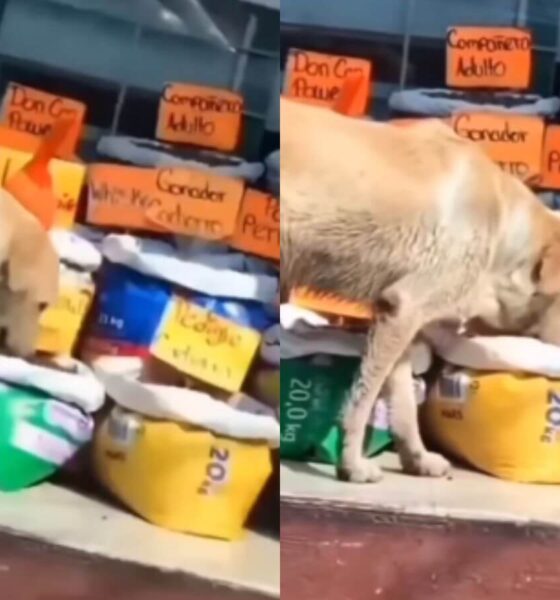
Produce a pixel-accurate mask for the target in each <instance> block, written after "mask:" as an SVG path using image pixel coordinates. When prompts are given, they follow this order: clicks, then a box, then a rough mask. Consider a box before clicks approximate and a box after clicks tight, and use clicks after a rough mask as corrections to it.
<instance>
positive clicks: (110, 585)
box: [0, 484, 280, 600]
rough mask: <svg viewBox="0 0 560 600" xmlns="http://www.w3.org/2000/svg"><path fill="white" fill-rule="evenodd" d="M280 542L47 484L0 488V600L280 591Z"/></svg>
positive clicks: (173, 598)
mask: <svg viewBox="0 0 560 600" xmlns="http://www.w3.org/2000/svg"><path fill="white" fill-rule="evenodd" d="M279 579H280V544H279V541H278V540H277V539H274V537H272V536H270V537H269V536H266V535H262V534H257V533H249V534H248V536H247V538H246V539H244V540H243V541H240V542H234V543H229V542H222V541H217V540H211V539H204V538H199V537H194V536H189V535H182V534H175V533H170V532H168V531H164V530H162V529H159V528H157V527H154V526H151V525H149V524H147V523H145V522H143V521H142V520H141V519H139V518H137V517H135V516H134V515H131V514H129V513H127V512H125V511H124V510H121V509H119V508H118V507H114V506H112V505H110V504H107V503H106V502H104V501H102V500H99V499H96V498H95V497H88V496H87V495H84V494H83V493H78V492H74V491H72V490H70V489H67V488H65V487H60V486H56V485H50V484H44V485H41V486H38V487H36V488H32V489H29V490H26V491H24V492H21V493H17V494H0V590H1V591H0V597H1V598H2V599H5V600H70V599H71V600H100V599H101V598H111V600H130V599H131V598H134V600H191V599H192V600H222V599H224V600H227V599H228V598H231V599H232V600H258V599H264V598H278V597H279V595H280V588H279Z"/></svg>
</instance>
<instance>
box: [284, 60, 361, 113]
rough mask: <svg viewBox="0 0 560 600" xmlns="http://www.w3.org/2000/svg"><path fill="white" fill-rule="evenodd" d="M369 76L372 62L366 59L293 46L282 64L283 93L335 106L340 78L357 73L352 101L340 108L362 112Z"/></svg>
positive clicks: (305, 100) (345, 110)
mask: <svg viewBox="0 0 560 600" xmlns="http://www.w3.org/2000/svg"><path fill="white" fill-rule="evenodd" d="M371 76H372V66H371V62H369V61H367V60H363V59H361V58H350V57H348V56H335V55H331V54H320V53H318V52H308V51H306V50H295V49H294V50H292V51H291V52H290V56H289V58H288V64H287V65H286V80H285V85H284V94H285V95H286V96H287V97H289V98H295V99H297V100H300V101H302V102H306V103H308V104H316V105H320V106H329V107H335V104H336V101H337V99H338V96H339V94H340V92H341V89H342V87H343V85H344V82H345V81H346V80H347V79H348V78H349V77H359V81H360V84H359V85H356V88H355V89H354V90H353V91H352V97H353V100H352V102H351V103H347V105H346V106H344V110H343V111H341V112H344V114H347V115H349V116H353V117H358V116H363V115H365V114H366V113H367V110H368V103H369V96H370V81H371ZM354 83H356V82H355V81H354Z"/></svg>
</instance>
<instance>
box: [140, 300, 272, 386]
mask: <svg viewBox="0 0 560 600" xmlns="http://www.w3.org/2000/svg"><path fill="white" fill-rule="evenodd" d="M260 341H261V336H260V334H259V333H258V332H256V331H254V330H253V329H249V328H247V327H242V326H240V325H237V324H236V323H234V322H233V321H228V320H227V319H224V318H222V317H219V316H218V315H216V314H214V313H212V312H211V311H209V310H206V309H204V308H201V307H200V306H197V305H196V304H192V303H191V302H188V301H187V300H184V299H183V298H179V297H178V296H175V297H174V298H173V300H172V302H171V306H170V310H169V311H168V316H167V317H166V318H165V320H164V323H163V326H162V327H161V331H160V332H159V333H158V335H157V336H156V339H155V341H154V343H153V344H152V347H151V353H152V354H153V355H154V356H155V357H156V358H159V359H160V360H162V361H163V362H165V363H168V364H170V365H172V366H173V367H175V368H176V369H178V370H179V371H181V372H183V373H186V374H187V375H191V376H192V377H195V378H197V379H200V380H201V381H205V382H206V383H210V384H211V385H215V386H216V387H218V388H221V389H224V390H227V391H229V392H238V391H239V390H240V389H241V386H242V385H243V381H244V380H245V377H246V375H247V372H248V371H249V368H250V366H251V363H252V362H253V359H254V357H255V354H256V352H257V350H258V348H259V345H260Z"/></svg>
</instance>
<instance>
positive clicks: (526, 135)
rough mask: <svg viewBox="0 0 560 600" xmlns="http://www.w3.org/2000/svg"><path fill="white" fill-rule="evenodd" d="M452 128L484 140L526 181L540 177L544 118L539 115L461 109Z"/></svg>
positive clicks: (491, 151) (503, 164)
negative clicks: (465, 110) (466, 111)
mask: <svg viewBox="0 0 560 600" xmlns="http://www.w3.org/2000/svg"><path fill="white" fill-rule="evenodd" d="M452 122H453V129H454V130H455V132H456V133H458V134H459V135H460V136H462V137H464V138H466V139H469V140H472V141H473V142H477V143H479V144H481V146H482V147H483V148H484V149H485V151H486V152H487V153H488V155H489V156H490V157H491V158H492V159H493V160H494V161H495V162H497V163H498V164H499V165H500V167H501V168H502V169H503V170H504V171H506V172H507V173H511V174H512V175H515V176H516V177H519V179H522V180H523V181H536V180H537V179H540V175H541V162H542V151H543V137H544V121H543V119H541V118H539V117H530V116H524V115H504V114H497V113H496V114H493V113H459V114H456V115H454V116H453V118H452Z"/></svg>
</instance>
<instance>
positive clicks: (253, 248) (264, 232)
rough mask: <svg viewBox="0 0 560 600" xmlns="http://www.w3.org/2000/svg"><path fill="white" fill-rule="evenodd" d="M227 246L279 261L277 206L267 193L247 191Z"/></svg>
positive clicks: (278, 217)
mask: <svg viewBox="0 0 560 600" xmlns="http://www.w3.org/2000/svg"><path fill="white" fill-rule="evenodd" d="M228 243H229V245H230V246H232V247H233V248H237V249H238V250H242V251H243V252H249V253H251V254H257V255H258V256H263V257H265V258H271V259H273V260H280V203H279V202H278V200H277V199H276V198H274V197H273V196H271V195H269V194H263V193H262V192H259V191H257V190H252V189H249V188H248V189H247V190H246V191H245V195H244V196H243V202H242V203H241V210H240V211H239V216H238V219H237V226H236V229H235V233H234V234H233V237H231V238H230V240H229V241H228Z"/></svg>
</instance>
